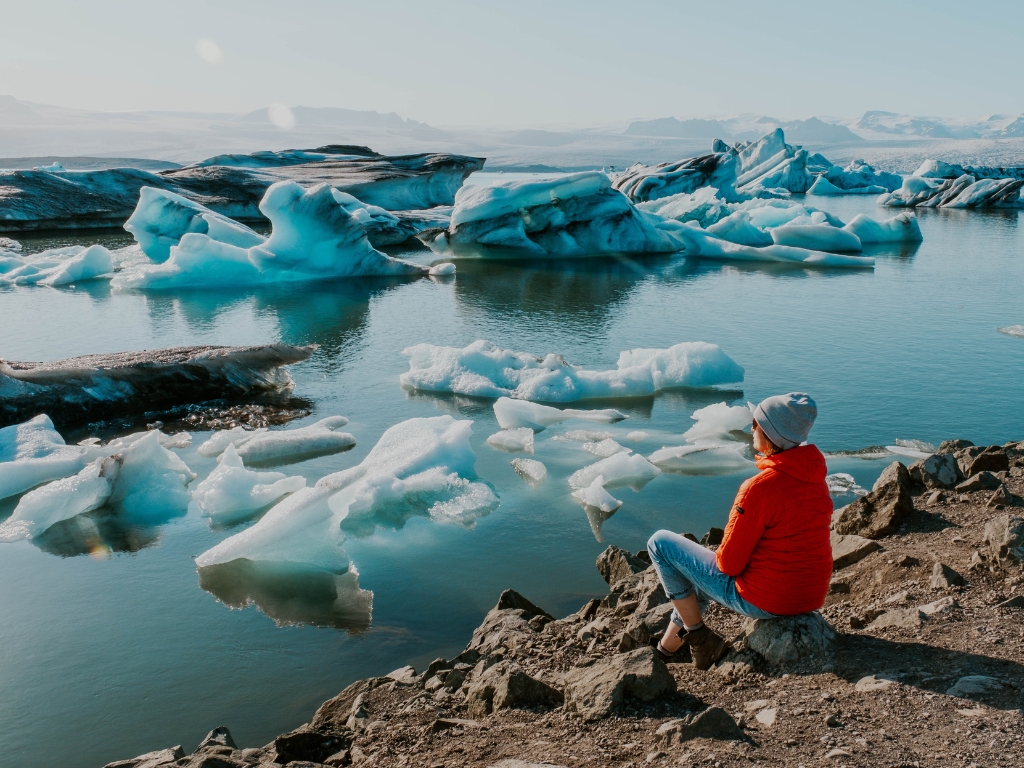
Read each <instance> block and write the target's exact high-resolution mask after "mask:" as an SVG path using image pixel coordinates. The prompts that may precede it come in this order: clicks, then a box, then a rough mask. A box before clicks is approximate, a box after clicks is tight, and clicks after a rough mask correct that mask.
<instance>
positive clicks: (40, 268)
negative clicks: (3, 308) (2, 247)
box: [0, 245, 114, 287]
mask: <svg viewBox="0 0 1024 768" xmlns="http://www.w3.org/2000/svg"><path fill="white" fill-rule="evenodd" d="M113 271H114V262H113V259H112V257H111V255H110V251H108V250H107V249H106V248H104V247H103V246H102V245H90V246H89V247H88V248H86V247H84V246H81V245H71V246H67V247H65V248H52V249H50V250H48V251H43V252H42V253H36V254H32V255H31V256H7V257H3V258H0V286H3V285H48V286H53V287H57V286H62V285H69V284H71V283H77V282H80V281H83V280H92V279H95V278H97V277H102V276H104V275H108V274H110V273H111V272H113Z"/></svg>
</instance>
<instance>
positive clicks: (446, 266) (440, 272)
mask: <svg viewBox="0 0 1024 768" xmlns="http://www.w3.org/2000/svg"><path fill="white" fill-rule="evenodd" d="M428 274H430V275H433V276H436V277H441V276H445V275H454V274H455V265H454V264H452V263H451V262H450V261H446V262H444V263H443V264H435V265H434V266H432V267H431V268H430V272H429V273H428Z"/></svg>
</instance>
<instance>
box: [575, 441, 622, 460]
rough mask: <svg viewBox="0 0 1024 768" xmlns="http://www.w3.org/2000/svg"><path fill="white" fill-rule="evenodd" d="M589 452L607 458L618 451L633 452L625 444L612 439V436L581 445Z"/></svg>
mask: <svg viewBox="0 0 1024 768" xmlns="http://www.w3.org/2000/svg"><path fill="white" fill-rule="evenodd" d="M580 447H581V448H582V449H583V450H584V451H586V452H587V453H592V454H594V455H595V456H597V457H598V458H601V459H607V458H608V457H609V456H614V455H615V454H616V453H632V452H633V451H631V450H630V449H629V448H626V447H625V446H623V445H619V444H618V443H617V442H615V441H614V440H612V439H611V438H610V437H609V438H605V439H604V440H599V441H597V442H586V443H584V444H583V445H581V446H580Z"/></svg>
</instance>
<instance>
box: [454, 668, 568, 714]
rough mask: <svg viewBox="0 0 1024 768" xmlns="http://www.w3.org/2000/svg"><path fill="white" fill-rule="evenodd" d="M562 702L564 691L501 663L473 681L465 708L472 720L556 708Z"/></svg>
mask: <svg viewBox="0 0 1024 768" xmlns="http://www.w3.org/2000/svg"><path fill="white" fill-rule="evenodd" d="M562 699H563V697H562V692H561V691H559V690H557V689H555V688H552V687H551V686H550V685H548V684H547V683H545V682H543V681H541V680H537V679H535V678H532V677H530V676H529V675H528V674H526V673H525V672H523V671H522V670H521V669H520V668H519V667H518V666H516V665H514V664H511V663H509V662H507V661H502V662H499V663H498V664H495V665H494V666H493V667H490V668H489V669H487V670H485V671H484V673H483V674H482V675H480V677H479V678H477V679H476V680H475V681H474V682H473V684H472V685H471V686H470V688H469V693H468V694H467V695H466V708H467V712H468V713H469V716H470V717H485V716H486V715H489V714H490V713H491V712H493V711H494V710H497V709H513V708H515V709H522V708H527V707H549V706H550V707H554V706H558V705H559V704H561V703H562Z"/></svg>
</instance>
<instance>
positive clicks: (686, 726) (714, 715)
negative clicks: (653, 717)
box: [654, 707, 747, 747]
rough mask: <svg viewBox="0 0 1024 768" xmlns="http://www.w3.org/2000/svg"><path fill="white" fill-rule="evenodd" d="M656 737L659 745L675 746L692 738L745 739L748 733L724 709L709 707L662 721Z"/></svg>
mask: <svg viewBox="0 0 1024 768" xmlns="http://www.w3.org/2000/svg"><path fill="white" fill-rule="evenodd" d="M654 738H655V741H656V742H657V744H658V746H661V747H673V746H676V745H677V744H682V743H684V742H687V741H690V740H691V739H718V740H720V741H744V740H745V739H746V738H747V735H746V734H745V733H744V732H743V729H742V728H740V727H739V725H737V724H736V721H735V720H733V719H732V717H731V716H730V715H729V713H728V712H726V711H725V710H724V709H722V708H721V707H709V708H708V709H705V710H704V711H703V712H698V713H697V714H696V715H690V716H689V717H685V718H682V719H680V720H669V721H668V722H666V723H662V724H661V726H660V727H659V728H658V730H657V731H655V734H654Z"/></svg>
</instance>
